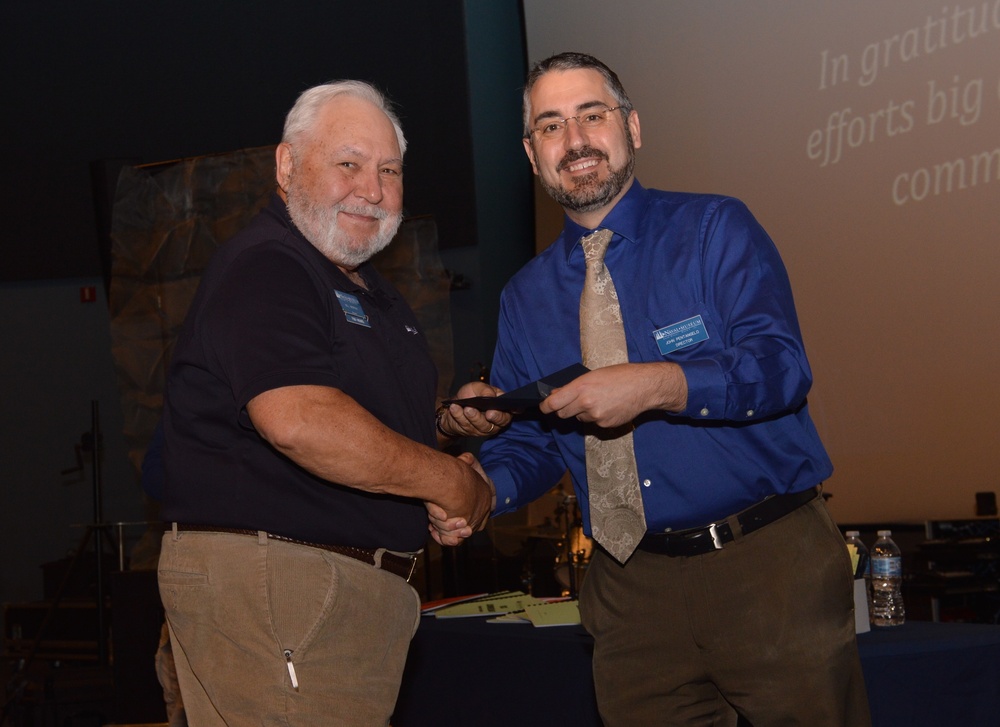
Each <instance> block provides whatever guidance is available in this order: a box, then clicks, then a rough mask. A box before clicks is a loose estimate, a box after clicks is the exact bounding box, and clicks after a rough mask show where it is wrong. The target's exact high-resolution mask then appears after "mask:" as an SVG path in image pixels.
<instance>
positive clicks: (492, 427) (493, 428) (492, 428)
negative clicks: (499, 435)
mask: <svg viewBox="0 0 1000 727" xmlns="http://www.w3.org/2000/svg"><path fill="white" fill-rule="evenodd" d="M495 429H496V425H495V424H494V423H493V422H490V431H488V432H486V433H487V434H493V430H495Z"/></svg>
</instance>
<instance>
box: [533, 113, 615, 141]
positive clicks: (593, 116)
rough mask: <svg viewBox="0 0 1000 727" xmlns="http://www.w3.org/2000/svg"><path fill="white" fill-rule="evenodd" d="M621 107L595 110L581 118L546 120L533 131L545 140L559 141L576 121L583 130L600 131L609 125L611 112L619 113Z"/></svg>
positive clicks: (568, 117)
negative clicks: (567, 128) (570, 124)
mask: <svg viewBox="0 0 1000 727" xmlns="http://www.w3.org/2000/svg"><path fill="white" fill-rule="evenodd" d="M620 108H621V106H615V107H614V108H610V109H609V108H603V109H600V108H594V109H590V110H589V111H587V112H586V113H583V114H580V115H579V116H567V117H566V118H565V119H546V120H545V121H543V122H542V123H540V124H539V125H538V126H536V127H535V128H533V129H532V130H531V133H532V134H538V136H539V137H541V138H542V139H545V140H550V139H559V138H560V137H562V135H563V134H565V133H566V127H567V126H569V122H570V121H576V123H577V124H579V125H580V128H581V129H598V128H600V127H602V126H604V125H605V124H606V123H608V119H609V118H611V112H612V111H617V110H618V109H620Z"/></svg>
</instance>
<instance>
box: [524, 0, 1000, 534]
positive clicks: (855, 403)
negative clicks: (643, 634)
mask: <svg viewBox="0 0 1000 727" xmlns="http://www.w3.org/2000/svg"><path fill="white" fill-rule="evenodd" d="M524 7H525V21H526V28H527V38H528V53H529V62H534V61H535V60H538V59H540V58H543V57H545V56H547V55H549V54H551V53H555V52H559V51H564V50H578V51H584V52H588V53H592V54H594V55H596V56H598V57H600V58H601V59H602V60H604V61H605V62H607V63H608V64H609V65H610V66H611V67H612V68H614V69H615V70H616V71H617V72H618V74H619V76H620V77H621V78H622V81H623V82H624V84H625V86H626V88H627V89H628V90H629V92H630V95H631V97H632V100H633V102H634V103H635V106H636V108H637V110H638V112H639V117H640V121H641V124H642V142H643V143H642V148H641V149H640V150H639V152H638V164H637V175H638V178H639V179H640V180H641V181H642V182H643V184H645V185H646V186H653V187H659V188H663V189H674V190H682V191H703V192H718V193H724V194H730V195H733V196H736V197H740V198H742V199H743V200H744V201H745V202H746V203H747V204H748V205H749V207H750V209H751V210H752V211H753V212H754V214H755V215H756V216H757V218H758V219H759V220H760V221H761V223H762V224H763V225H764V227H765V228H766V229H767V230H768V231H769V232H770V234H771V236H772V237H773V238H774V240H775V243H776V244H777V246H778V248H779V250H780V251H781V253H782V256H783V257H784V260H785V264H786V266H787V267H788V270H789V274H790V276H791V279H792V284H793V287H794V291H795V296H796V302H797V306H798V312H799V317H800V321H801V324H802V328H803V333H804V336H805V341H806V348H807V351H808V354H809V358H810V361H811V364H812V367H813V374H814V379H815V383H814V386H813V390H812V392H811V393H810V396H809V402H810V407H811V411H812V414H813V417H814V419H815V420H816V424H817V427H818V428H819V430H820V433H821V435H822V436H823V439H824V442H825V443H826V446H827V448H828V450H829V452H830V455H831V457H832V459H833V461H834V466H835V468H836V471H835V473H834V475H833V477H831V478H830V480H829V481H828V482H827V483H826V490H827V492H829V493H832V495H833V497H832V498H831V500H830V503H829V504H830V508H831V511H832V512H833V514H834V516H835V518H836V519H837V520H838V521H840V522H848V521H849V522H878V521H881V522H886V521H890V522H891V521H897V522H898V521H919V520H925V519H935V518H960V517H963V518H964V517H972V516H973V515H974V513H975V493H976V492H979V491H995V490H996V489H997V479H998V477H1000V441H998V436H997V433H998V429H1000V423H998V413H1000V383H998V381H997V378H998V371H1000V345H998V343H997V336H998V333H1000V323H998V318H1000V286H998V277H1000V0H989V1H988V2H955V3H942V2H940V0H936V1H934V2H928V1H927V0H897V1H894V2H873V1H872V0H864V1H862V0H839V1H838V2H819V1H818V0H797V1H792V0H757V1H756V2H737V1H735V0H683V1H681V0H671V1H669V2H652V1H650V2H639V1H638V0H620V1H619V2H614V3H609V2H597V1H596V0H525V2H524ZM515 151H516V150H512V153H515ZM559 216H560V212H559V210H558V208H556V207H555V206H554V204H552V203H546V204H544V205H540V206H539V217H540V222H539V228H540V229H542V230H545V231H546V232H545V235H546V238H547V239H544V240H540V242H542V243H544V244H547V243H548V242H550V238H551V234H550V231H551V230H552V229H553V228H554V229H556V230H558V227H559V224H560V222H559Z"/></svg>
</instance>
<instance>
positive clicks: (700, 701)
mask: <svg viewBox="0 0 1000 727" xmlns="http://www.w3.org/2000/svg"><path fill="white" fill-rule="evenodd" d="M580 612H581V616H582V619H583V624H584V626H585V627H586V628H587V630H588V631H589V632H590V633H591V634H592V635H593V636H594V640H595V650H594V681H595V683H596V687H597V701H598V707H599V709H600V712H601V717H602V719H603V720H604V724H605V727H626V726H631V725H634V726H635V727H649V725H657V726H661V725H678V726H679V727H722V726H723V725H726V726H729V725H733V724H735V722H736V711H738V712H739V713H740V714H742V715H743V716H744V717H746V718H747V719H748V720H749V721H750V722H751V723H752V724H753V725H755V726H756V727H783V726H784V725H789V726H790V725H805V726H808V727H868V726H869V725H870V724H871V720H870V717H869V714H868V697H867V693H866V691H865V683H864V676H863V674H862V671H861V662H860V659H859V657H858V650H857V642H856V640H855V633H854V598H853V575H852V573H851V566H850V559H849V556H848V554H847V548H846V546H845V544H844V539H843V537H842V536H841V535H840V532H839V531H838V530H837V527H836V525H835V524H834V523H833V521H832V519H831V518H830V516H829V514H828V513H827V510H826V506H825V505H824V503H823V500H822V498H817V499H816V500H814V501H812V502H811V503H809V504H807V505H804V506H803V507H800V508H798V509H797V510H795V511H793V512H792V513H790V514H788V515H786V516H785V517H783V518H781V519H780V520H778V521H776V522H774V523H771V524H770V525H768V526H766V527H764V528H762V529H761V530H758V531H756V532H754V533H750V534H749V535H746V536H743V537H740V538H738V539H737V540H736V541H734V542H732V543H728V544H726V546H725V547H724V548H723V549H722V550H717V551H713V552H711V553H705V554H703V555H697V556H692V557H682V558H674V557H670V556H666V555H655V554H652V553H647V552H645V551H637V552H636V553H635V554H634V555H633V556H632V559H631V560H629V561H628V563H627V564H626V565H625V566H624V567H623V566H620V565H619V564H618V563H617V562H616V561H614V560H613V559H612V558H611V557H610V556H608V555H607V554H605V553H603V552H596V553H595V554H594V559H593V561H592V562H591V565H590V568H589V570H588V572H587V575H586V578H585V580H584V583H583V586H582V593H581V597H580Z"/></svg>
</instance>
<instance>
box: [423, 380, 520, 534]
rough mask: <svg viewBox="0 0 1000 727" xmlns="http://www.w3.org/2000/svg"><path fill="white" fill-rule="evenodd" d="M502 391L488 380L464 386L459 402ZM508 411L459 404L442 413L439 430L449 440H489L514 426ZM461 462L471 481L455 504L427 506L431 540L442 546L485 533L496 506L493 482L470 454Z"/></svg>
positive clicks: (459, 392)
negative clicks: (510, 425)
mask: <svg viewBox="0 0 1000 727" xmlns="http://www.w3.org/2000/svg"><path fill="white" fill-rule="evenodd" d="M501 394H503V391H502V390H501V389H498V388H496V387H495V386H490V385H489V384H487V383H486V382H484V381H471V382H469V383H467V384H464V385H463V386H462V387H461V388H460V389H459V390H458V392H457V393H456V395H455V398H456V399H469V398H472V397H477V396H500V395H501ZM510 421H511V415H510V414H509V413H508V412H503V411H497V410H493V409H491V410H488V411H479V410H478V409H473V408H472V407H463V406H460V405H458V404H452V405H451V406H448V407H444V408H443V409H441V410H440V418H439V419H438V423H437V426H438V429H439V430H440V431H441V432H442V433H443V434H446V435H447V436H449V437H455V438H458V437H489V436H491V435H493V434H496V433H497V432H499V431H500V430H501V429H503V428H504V427H506V426H507V425H508V424H510ZM457 459H458V460H459V461H460V462H462V463H464V464H465V465H467V466H468V468H469V472H467V473H465V474H467V475H468V477H467V482H466V483H465V484H464V485H463V486H461V487H460V488H459V491H458V492H456V493H454V495H453V496H452V499H451V503H449V504H448V505H443V504H442V503H433V502H427V503H425V505H426V507H427V515H428V520H429V526H428V527H429V530H430V533H431V537H432V538H434V540H435V542H437V543H438V544H439V545H459V544H460V543H461V542H462V541H463V540H465V539H466V538H468V537H471V535H472V534H473V533H474V532H477V531H479V530H482V529H483V528H484V527H485V526H486V521H487V520H488V519H489V517H490V514H492V512H493V509H494V507H495V506H496V491H495V490H494V488H493V482H492V480H490V478H489V477H488V476H487V475H486V473H485V472H484V471H483V468H482V467H481V466H480V465H479V461H478V460H477V459H476V458H475V457H474V456H473V455H472V454H470V453H468V452H463V453H462V454H460V455H458V457H457Z"/></svg>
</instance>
